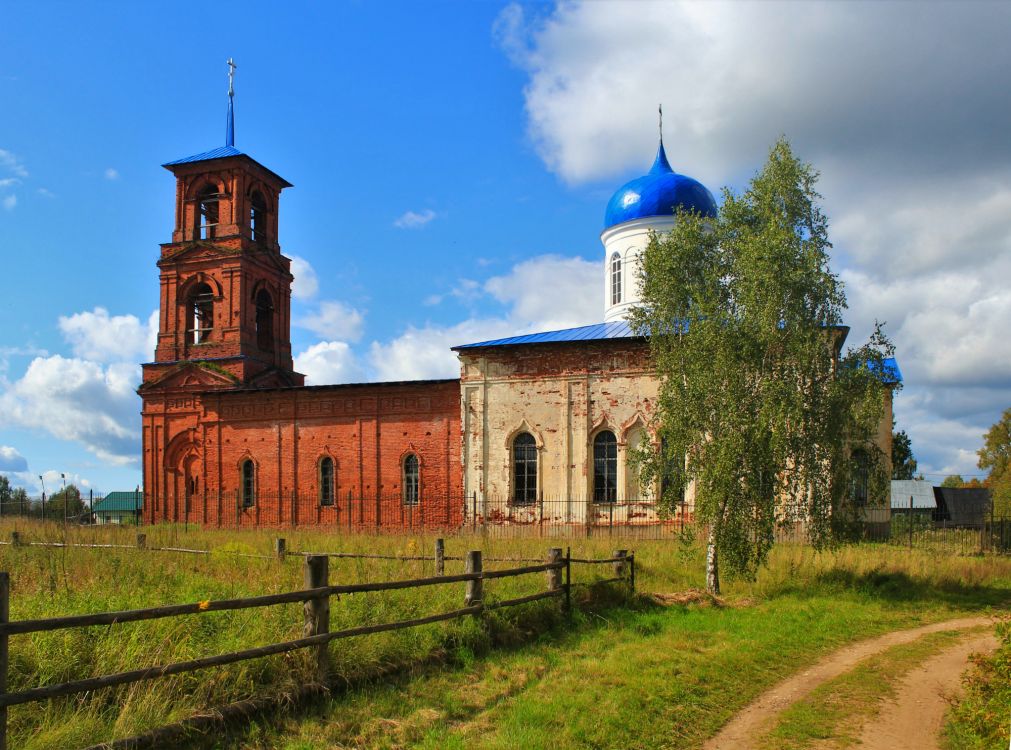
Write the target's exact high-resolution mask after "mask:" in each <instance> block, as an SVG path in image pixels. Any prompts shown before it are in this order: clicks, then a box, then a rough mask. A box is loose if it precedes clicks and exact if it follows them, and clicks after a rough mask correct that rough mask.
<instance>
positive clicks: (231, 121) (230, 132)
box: [225, 57, 237, 148]
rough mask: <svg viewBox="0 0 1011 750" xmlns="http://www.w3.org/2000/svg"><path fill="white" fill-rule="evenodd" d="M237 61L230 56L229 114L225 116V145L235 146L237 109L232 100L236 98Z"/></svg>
mask: <svg viewBox="0 0 1011 750" xmlns="http://www.w3.org/2000/svg"><path fill="white" fill-rule="evenodd" d="M236 67H237V66H236V64H235V61H234V60H232V58H230V57H229V58H228V115H227V117H226V118H225V145H226V146H232V147H233V148H234V147H235V110H234V108H233V106H232V100H233V99H234V98H235V68H236Z"/></svg>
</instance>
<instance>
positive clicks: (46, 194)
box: [35, 187, 56, 198]
mask: <svg viewBox="0 0 1011 750" xmlns="http://www.w3.org/2000/svg"><path fill="white" fill-rule="evenodd" d="M35 192H37V193H38V194H39V195H41V196H42V197H44V198H55V197H56V193H54V192H53V191H52V190H47V189H46V188H44V187H40V188H37V189H36V191H35Z"/></svg>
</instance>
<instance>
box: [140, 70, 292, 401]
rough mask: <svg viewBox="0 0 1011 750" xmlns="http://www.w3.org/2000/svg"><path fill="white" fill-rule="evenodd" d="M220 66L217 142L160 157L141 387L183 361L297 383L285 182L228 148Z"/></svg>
mask: <svg viewBox="0 0 1011 750" xmlns="http://www.w3.org/2000/svg"><path fill="white" fill-rule="evenodd" d="M228 64H229V76H228V77H229V85H228V115H227V120H226V128H225V145H224V146H223V147H220V148H216V149H213V150H211V151H206V152H204V153H201V154H196V155H194V156H188V157H186V158H183V159H177V160H175V161H171V162H168V163H167V164H164V165H162V166H164V167H165V168H166V169H168V170H169V171H170V172H172V174H173V176H174V177H175V179H176V195H175V226H174V228H173V230H172V241H171V242H168V243H165V244H163V245H162V246H161V257H160V258H159V260H158V268H159V269H160V282H161V283H160V288H161V293H160V300H161V301H160V308H159V321H158V343H157V348H156V349H155V356H154V361H153V362H151V363H148V364H145V365H144V385H142V386H141V391H142V393H143V392H144V391H145V390H147V389H149V388H150V387H151V386H154V385H155V383H158V382H162V381H164V380H165V379H166V378H167V376H169V375H170V374H171V373H173V372H176V371H178V370H180V369H191V368H192V366H197V367H199V368H200V369H202V370H204V371H207V372H214V373H215V374H217V375H218V376H224V380H225V381H230V385H232V386H233V387H276V386H286V385H301V384H302V383H303V381H304V378H303V377H302V376H301V375H299V374H298V373H296V372H295V371H294V369H293V364H292V358H291V333H290V331H291V317H290V312H291V282H292V275H291V261H290V260H289V259H288V258H286V257H285V256H283V255H282V254H281V247H280V245H279V244H278V206H279V202H280V196H281V191H282V190H284V189H285V188H288V187H291V184H290V183H289V182H288V181H286V180H285V179H283V178H282V177H280V176H279V175H277V174H276V173H274V172H272V171H271V170H269V169H267V168H266V167H264V166H263V165H262V164H260V163H259V162H257V161H255V160H254V159H252V158H251V157H250V156H248V155H246V154H244V153H242V152H241V151H239V150H238V149H237V148H235V118H234V86H233V76H234V71H235V65H234V63H232V61H231V60H229V61H228ZM200 380H203V378H200ZM204 385H205V386H210V387H214V385H212V384H210V383H204ZM222 385H226V383H225V382H222V383H220V384H217V387H221V386H222Z"/></svg>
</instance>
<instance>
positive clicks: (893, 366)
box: [881, 357, 902, 383]
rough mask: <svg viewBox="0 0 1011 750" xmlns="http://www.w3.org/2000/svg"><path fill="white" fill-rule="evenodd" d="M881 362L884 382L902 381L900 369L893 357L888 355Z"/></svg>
mask: <svg viewBox="0 0 1011 750" xmlns="http://www.w3.org/2000/svg"><path fill="white" fill-rule="evenodd" d="M881 364H882V367H881V370H882V375H883V377H882V380H884V381H885V382H886V383H901V382H902V370H900V369H899V363H898V362H897V361H896V360H895V357H888V358H887V359H886V360H885V361H884V362H882V363H881Z"/></svg>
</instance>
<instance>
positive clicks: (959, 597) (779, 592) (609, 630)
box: [0, 522, 1011, 750]
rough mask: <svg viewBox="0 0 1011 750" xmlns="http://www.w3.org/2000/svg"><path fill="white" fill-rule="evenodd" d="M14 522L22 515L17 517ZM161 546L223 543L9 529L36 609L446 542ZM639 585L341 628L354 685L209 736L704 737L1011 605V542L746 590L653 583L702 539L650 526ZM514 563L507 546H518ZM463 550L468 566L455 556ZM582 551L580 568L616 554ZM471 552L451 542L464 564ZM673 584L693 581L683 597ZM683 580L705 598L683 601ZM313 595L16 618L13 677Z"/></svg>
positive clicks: (31, 744) (16, 739) (268, 669)
mask: <svg viewBox="0 0 1011 750" xmlns="http://www.w3.org/2000/svg"><path fill="white" fill-rule="evenodd" d="M13 528H14V526H13V523H12V522H5V523H4V524H0V538H9V534H10V531H11V530H13ZM18 530H19V532H20V533H21V535H22V537H24V538H27V539H29V540H32V539H35V540H42V539H46V540H50V541H58V540H62V539H64V538H67V539H68V540H69V541H78V542H95V543H132V541H133V534H134V533H135V530H133V529H106V528H97V529H90V528H86V529H71V530H64V529H62V528H61V527H59V526H55V525H53V526H49V527H46V528H43V527H41V526H39V525H38V524H31V525H26V524H25V523H23V522H22V523H20V524H19V526H18ZM142 530H143V531H144V532H145V533H146V534H147V535H148V545H149V546H162V545H172V546H187V547H200V548H209V549H214V550H216V552H215V553H214V554H210V555H183V554H178V553H165V552H154V551H139V550H133V549H127V550H116V549H100V550H87V549H67V548H56V549H54V548H40V547H11V546H4V547H0V569H4V570H7V571H9V572H10V573H11V579H12V598H11V617H12V619H14V620H18V619H26V618H32V617H48V616H56V615H63V614H78V613H85V612H99V611H107V610H113V609H126V608H134V607H143V606H153V605H160V604H169V603H182V602H192V601H202V600H206V599H220V598H228V597H235V596H249V595H255V594H264V593H273V592H280V591H286V590H294V589H298V588H301V585H302V571H301V562H300V560H298V559H297V558H294V557H291V558H289V560H288V561H287V562H285V563H283V564H282V563H279V562H277V561H275V560H260V559H253V558H247V557H238V556H236V555H234V554H232V553H234V552H245V553H262V554H269V553H270V551H271V546H272V541H273V537H274V536H276V535H278V534H282V535H283V536H285V538H286V539H287V541H288V547H289V549H293V550H319V551H344V552H354V551H358V552H365V553H393V554H403V555H417V554H431V550H432V547H433V542H434V537H397V536H378V537H373V536H340V535H331V534H325V533H319V532H311V531H302V530H299V531H292V530H285V531H284V532H272V531H242V532H236V531H201V530H192V529H191V530H189V531H188V532H184V531H183V530H182V529H181V528H179V527H172V526H163V527H152V528H146V529H142ZM550 546H553V543H552V542H551V540H548V539H531V540H492V541H489V542H484V541H483V540H481V538H480V537H466V536H462V537H449V538H447V540H446V552H447V555H451V556H462V554H463V553H464V552H465V551H466V550H468V549H482V550H483V551H484V554H485V556H486V557H487V556H500V557H510V556H517V557H527V556H532V557H542V556H544V554H545V553H546V551H547V548H548V547H550ZM625 546H631V544H630V543H622V542H620V541H618V540H615V541H609V540H606V539H589V540H579V541H578V542H577V543H574V544H572V551H573V555H574V556H588V557H594V556H595V557H606V556H609V555H610V553H611V551H612V550H613V549H615V548H619V547H625ZM635 552H636V559H637V570H636V575H637V588H638V590H639V591H640V592H643V593H642V594H641V595H640V596H638V597H637V598H636V599H635V600H634V601H629V600H627V599H626V598H625V597H623V596H622V595H621V594H620V592H619V591H616V590H614V589H611V590H609V591H605V590H593V592H592V593H591V591H590V590H587V589H581V590H580V591H579V592H578V595H577V596H576V603H577V607H576V608H575V610H574V612H573V613H572V615H571V616H570V617H569V618H565V617H563V616H562V614H561V613H560V612H559V608H558V606H557V603H556V602H539V603H535V604H531V605H524V606H523V607H519V608H516V609H511V610H503V611H499V612H496V613H494V614H493V615H486V616H483V617H482V618H481V619H476V618H468V619H464V620H459V621H454V622H452V623H441V624H436V625H431V626H425V627H422V628H417V629H412V630H407V631H399V632H396V633H386V634H381V635H375V636H369V637H362V638H353V639H347V640H342V641H338V642H336V643H334V644H332V645H331V648H330V654H331V658H332V659H333V661H334V666H335V671H336V674H337V676H338V682H339V684H341V685H345V686H349V687H348V688H347V689H344V690H338V691H337V692H335V693H333V694H332V695H331V696H330V697H329V698H327V699H325V700H320V701H317V702H316V703H314V704H313V705H312V706H310V707H308V708H303V709H301V710H298V711H296V712H294V713H287V714H283V715H279V716H274V717H272V718H271V720H270V721H261V723H259V724H256V725H254V726H251V727H233V728H232V729H231V730H230V732H229V733H226V734H222V733H216V734H215V736H214V737H213V738H204V739H202V740H199V739H194V741H193V743H192V744H193V746H204V747H222V748H225V747H228V748H274V747H279V748H286V749H287V750H302V749H303V748H318V747H390V748H393V747H432V748H435V747H450V748H452V747H461V748H462V747H479V748H481V747H485V748H506V747H517V746H523V747H529V748H538V747H544V748H548V747H550V748H552V750H562V749H563V748H583V747H616V746H622V747H631V748H636V747H641V748H646V747H693V746H699V745H700V744H701V743H702V741H703V740H704V739H705V738H706V737H708V736H710V735H711V734H713V732H715V730H716V729H717V728H718V727H719V726H720V725H721V724H722V723H723V722H724V721H725V720H726V719H727V718H728V717H729V716H730V715H732V714H733V712H734V711H735V710H737V709H738V708H739V707H741V706H742V705H744V704H745V703H747V702H748V700H750V699H751V698H752V697H754V696H755V695H757V694H758V693H759V692H761V690H762V689H763V688H764V687H767V686H768V685H769V684H771V683H772V682H774V681H776V680H777V679H779V678H781V677H783V676H785V675H787V674H789V673H791V672H793V671H796V670H797V669H799V668H801V667H802V666H803V665H804V664H806V663H810V662H811V661H813V660H815V659H816V658H817V657H818V656H819V655H822V654H824V653H825V652H826V651H828V650H831V649H832V648H834V647H836V646H838V645H840V644H842V643H846V642H849V641H852V640H856V639H859V638H862V637H865V636H868V635H872V634H876V633H880V632H884V631H886V630H891V629H895V628H897V627H904V626H910V625H915V624H921V623H926V622H930V621H935V620H938V619H943V618H947V617H951V616H956V615H958V614H963V613H967V612H969V613H979V612H981V611H984V610H986V609H987V608H994V607H1000V606H1001V605H1003V604H1005V603H1007V602H1008V601H1009V600H1011V560H1006V559H1004V558H999V557H956V556H952V555H940V554H930V553H926V552H923V551H915V550H914V551H913V552H908V551H905V550H901V549H900V550H896V549H894V548H890V549H889V548H885V547H876V546H862V547H851V548H844V549H842V550H840V551H838V552H836V553H831V554H829V553H825V554H816V553H814V552H813V551H812V550H810V549H809V548H806V547H802V546H792V545H791V546H787V545H783V546H780V547H778V548H777V549H776V550H775V551H774V553H773V556H772V558H771V560H770V564H769V566H768V568H767V569H764V570H763V571H762V572H761V574H760V575H759V578H758V580H757V581H755V582H746V581H730V582H728V584H727V585H726V590H727V595H726V597H725V603H724V604H725V605H724V606H711V605H708V604H706V603H705V599H704V597H703V598H701V603H693V602H694V601H695V599H696V598H695V597H690V596H689V597H683V598H680V599H679V598H677V597H673V598H667V599H665V600H664V601H665V602H666V603H665V604H662V605H661V604H657V603H656V602H655V601H654V600H653V599H651V598H650V597H648V596H646V594H651V593H671V594H672V593H678V592H685V591H689V590H692V589H697V588H698V587H700V586H701V584H702V581H703V565H702V553H701V550H700V549H699V548H698V547H696V546H695V545H693V544H679V543H670V542H637V543H635ZM511 565H515V564H509V563H496V564H494V565H486V568H491V567H510V566H511ZM454 566H455V567H454ZM602 567H606V566H593V567H590V566H576V565H574V566H573V579H574V581H576V582H580V581H582V582H588V581H590V580H592V578H593V577H594V576H607V575H610V571H608V570H603V569H601V568H602ZM457 570H462V563H447V573H449V572H455V571H457ZM433 573H434V564H433V563H432V562H429V561H418V562H397V561H380V560H331V574H330V579H331V582H332V583H337V582H340V583H350V582H359V581H373V580H394V579H402V578H410V577H417V576H423V575H431V574H433ZM485 585H486V595H487V596H488V597H490V598H507V597H510V596H519V595H523V594H527V593H533V592H536V591H540V590H543V587H544V579H543V575H535V576H529V577H522V578H515V579H498V580H493V581H487V582H486V584H485ZM462 601H463V584H454V585H449V586H440V587H431V588H428V589H424V590H409V591H402V592H386V593H379V594H364V595H361V594H359V595H354V596H344V597H341V599H340V601H337V600H333V601H332V603H331V628H332V629H338V628H341V627H347V626H350V625H354V624H361V623H372V622H385V621H389V620H394V619H403V618H408V617H412V616H420V615H423V614H429V613H434V612H439V611H444V610H448V609H455V608H458V607H460V606H462ZM671 602H674V603H673V604H671ZM679 602H683V603H679ZM301 623H302V614H301V605H297V604H295V605H281V606H278V607H272V608H269V609H256V610H241V611H237V612H222V613H209V614H203V615H198V616H188V617H180V618H174V619H168V620H160V621H155V622H147V623H132V624H126V625H117V626H111V627H108V628H105V627H97V628H82V629H77V630H68V631H59V632H55V633H47V634H35V635H30V636H13V637H12V638H11V667H10V678H9V684H10V688H11V689H12V690H19V689H24V688H28V687H36V686H39V685H43V684H48V683H52V682H60V681H64V680H69V679H76V678H80V677H88V676H92V675H98V674H107V673H112V672H118V671H123V670H126V669H135V668H138V667H142V666H145V665H149V664H155V663H166V662H170V661H178V660H184V659H189V658H195V657H198V656H205V655H211V654H216V653H223V652H226V651H232V650H236V649H240V648H247V647H251V646H256V645H261V644H266V643H271V642H276V641H280V640H285V639H288V638H293V637H298V636H299V635H300V634H301ZM310 674H311V672H310V666H309V662H308V658H307V656H306V655H305V654H302V653H295V654H291V655H284V656H277V657H270V658H267V659H263V660H258V661H254V662H245V663H243V664H238V665H233V666H230V667H225V668H221V669H216V670H213V671H206V672H194V673H190V674H187V675H180V676H177V677H172V678H166V679H163V680H159V681H156V682H151V683H140V684H137V685H132V686H125V687H122V688H114V689H107V690H104V691H98V692H96V693H94V694H92V695H89V696H87V698H86V699H81V698H79V697H78V698H74V697H72V698H66V699H60V700H53V701H50V702H48V703H40V704H34V705H29V706H17V707H13V708H12V709H11V710H10V715H11V716H10V727H11V728H10V746H11V747H19V748H29V749H31V750H37V749H39V748H57V747H58V748H73V747H78V746H85V745H88V744H91V743H95V742H98V741H102V740H109V739H112V738H116V737H124V736H129V735H131V734H134V733H137V732H139V731H141V730H144V729H147V728H152V727H156V726H159V725H162V724H165V723H167V722H170V721H175V720H179V719H182V718H185V717H187V716H189V715H191V714H193V713H194V712H196V711H199V710H201V709H204V708H206V707H208V706H215V705H221V704H223V703H226V702H228V701H234V700H237V699H241V698H244V697H248V696H254V695H263V694H275V693H278V692H280V691H284V690H286V689H291V688H294V687H296V686H297V685H299V684H301V683H302V682H304V681H305V680H307V679H308V676H309V675H310Z"/></svg>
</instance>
